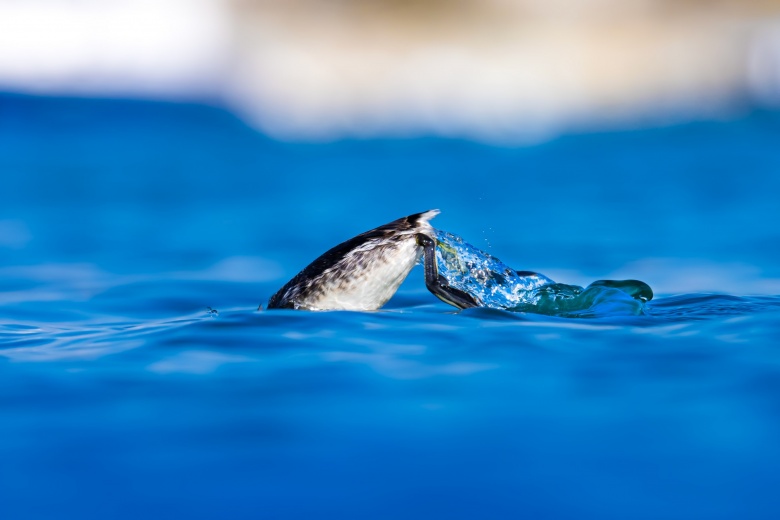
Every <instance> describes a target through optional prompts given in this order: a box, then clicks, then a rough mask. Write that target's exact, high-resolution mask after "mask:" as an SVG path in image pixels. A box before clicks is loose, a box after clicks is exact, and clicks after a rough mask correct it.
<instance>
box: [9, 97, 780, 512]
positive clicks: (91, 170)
mask: <svg viewBox="0 0 780 520" xmlns="http://www.w3.org/2000/svg"><path fill="white" fill-rule="evenodd" d="M778 136H780V117H779V116H778V115H777V114H776V113H767V112H759V111H756V112H746V113H745V115H744V116H742V117H738V118H735V119H734V120H733V121H729V122H717V123H714V122H711V123H707V122H701V123H691V124H689V125H681V126H676V127H671V128H661V129H648V130H641V131H640V130H635V131H626V132H615V133H602V134H592V135H572V136H568V137H565V138H562V139H560V140H557V141H555V142H551V143H548V144H544V145H539V146H533V147H527V148H519V149H500V148H490V147H485V146H479V145H475V144H472V143H466V142H456V141H444V140H437V139H408V140H394V141H364V142H343V143H331V144H320V145H290V144H281V143H275V142H273V141H270V140H268V139H266V138H264V137H263V136H261V135H258V134H257V133H255V132H254V131H253V130H251V129H249V128H247V127H245V126H244V125H242V124H241V123H240V122H239V121H237V120H236V119H234V118H233V117H232V116H230V114H228V113H226V112H224V111H221V110H218V109H215V108H209V107H203V106H196V105H170V104H155V103H142V102H129V101H110V100H102V101H99V100H87V99H82V100H76V99H39V98H29V97H21V96H0V174H1V175H2V183H3V189H2V190H0V260H2V262H1V263H0V439H2V442H1V443H0V460H1V461H2V464H0V498H1V500H0V515H2V517H3V518H124V517H127V518H130V517H133V518H137V517H139V516H142V517H146V518H170V517H180V516H181V517H189V518H216V517H219V518H222V517H228V518H311V517H315V516H316V517H325V518H330V517H332V518H388V519H390V518H393V519H395V518H464V519H465V518H468V519H472V518H517V517H522V518H598V519H625V518H637V519H642V518H644V519H657V518H671V519H675V518H679V519H689V518H708V519H731V518H755V519H763V518H766V519H773V518H777V516H778V514H780V507H779V506H778V503H777V500H776V497H775V495H776V489H777V483H778V479H777V467H778V466H779V465H780V447H779V445H778V442H777V439H778V438H780V397H778V396H780V351H778V344H779V343H778V340H780V298H778V295H780V282H778V280H780V266H778V263H777V258H778V254H779V253H780V249H779V247H780V236H779V235H778V231H777V227H776V225H775V223H776V222H778V221H780V210H779V209H778V208H779V206H778V205H777V202H776V194H777V193H780V177H778V176H777V171H780V154H778V152H777V147H776V143H777V142H778V141H777V139H778ZM434 207H438V208H441V209H442V211H443V212H442V215H440V216H439V217H437V219H436V220H435V221H434V224H435V225H436V226H437V227H439V228H441V229H447V230H451V231H453V232H455V233H457V234H458V235H460V236H462V237H464V239H466V240H467V241H468V242H470V243H471V244H474V245H475V246H476V247H478V248H479V249H481V250H483V251H487V252H488V253H490V254H491V255H495V256H496V257H498V258H501V259H502V260H503V261H504V262H506V264H507V265H510V266H512V267H513V268H515V269H518V270H531V271H536V272H540V273H544V275H546V276H548V277H550V278H551V279H552V280H555V281H556V282H561V283H566V284H573V285H579V286H583V287H584V286H587V284H589V283H590V282H592V281H593V280H597V279H627V278H636V279H641V280H643V281H645V282H647V283H649V284H650V285H651V286H652V287H653V289H654V291H655V292H656V295H655V297H654V299H653V300H651V301H649V302H647V303H646V304H645V305H644V310H645V312H644V313H643V314H641V315H626V314H623V315H616V314H609V313H607V314H605V315H599V316H591V317H588V318H587V319H586V318H571V317H562V316H547V315H541V314H534V313H528V312H512V311H508V310H500V309H487V308H476V309H468V310H465V311H461V312H458V311H457V310H456V309H454V308H453V307H450V306H448V305H446V304H444V303H442V302H440V301H438V300H437V299H436V298H435V297H434V296H433V295H431V294H430V293H428V292H427V291H426V289H425V287H424V283H423V276H422V270H421V269H420V268H416V269H415V270H413V272H412V273H411V275H410V277H409V279H408V280H407V282H405V284H404V285H403V286H402V287H401V290H400V291H399V293H398V294H397V295H396V297H395V298H393V299H392V300H391V301H390V303H389V304H388V306H387V307H386V308H385V309H383V310H381V311H378V312H371V313H353V312H321V313H313V312H296V311H258V310H257V309H258V305H260V304H261V303H262V304H264V303H265V302H266V300H267V298H268V297H269V296H270V295H271V294H273V293H274V292H275V291H276V290H277V289H278V288H279V287H281V285H282V284H283V283H284V282H286V281H287V280H288V279H289V278H291V277H292V276H293V275H294V274H295V273H296V272H298V271H299V270H300V269H302V268H303V267H305V265H306V264H307V263H309V262H310V261H311V260H313V259H314V258H315V257H316V256H318V255H319V254H321V253H322V252H323V251H325V250H326V249H328V248H329V247H332V246H333V245H335V244H336V243H338V242H340V241H343V240H346V239H348V238H350V237H352V236H354V235H356V234H358V233H360V232H362V231H365V230H367V229H370V228H372V227H375V226H377V225H380V224H383V223H385V222H388V221H390V220H393V219H395V218H398V217H401V216H403V215H407V214H410V213H414V212H418V211H423V210H426V209H429V208H434Z"/></svg>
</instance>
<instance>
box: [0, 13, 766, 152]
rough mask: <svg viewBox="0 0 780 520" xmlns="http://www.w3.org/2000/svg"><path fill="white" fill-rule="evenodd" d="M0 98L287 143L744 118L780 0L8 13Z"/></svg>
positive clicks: (1, 44)
mask: <svg viewBox="0 0 780 520" xmlns="http://www.w3.org/2000/svg"><path fill="white" fill-rule="evenodd" d="M0 88H3V89H4V90H7V91H14V92H27V93H35V94H46V95H51V94H57V95H61V94H68V95H79V96H100V97H106V96H107V97H133V98H136V97H140V98H147V99H166V100H181V99H187V100H199V101H204V100H208V101H209V102H213V103H218V104H220V106H225V107H229V108H230V109H232V110H234V111H235V113H237V114H238V115H239V116H240V117H241V118H242V119H244V120H246V121H248V122H250V123H251V124H252V125H253V126H254V127H256V128H258V129H260V130H262V131H263V132H265V133H267V134H268V135H271V136H273V137H278V138H281V139H285V140H299V139H304V140H317V141H319V140H334V139H340V138H344V137H362V138H365V137H377V136H418V135H439V136H450V137H465V138H469V139H476V140H479V141H486V142H491V143H501V144H506V143H512V144H516V143H525V142H528V141H529V140H530V141H538V140H540V139H546V138H549V137H552V136H555V135H558V134H560V133H561V132H565V131H571V130H572V129H589V130H592V129H603V128H631V127H635V126H637V125H646V124H668V123H671V122H684V121H688V120H690V119H694V118H702V117H704V118H724V117H733V116H734V115H735V114H738V113H739V112H740V111H743V110H744V109H745V105H746V104H751V105H759V106H777V104H778V103H780V94H778V92H780V2H778V1H777V0H623V1H618V0H446V1H445V0H164V1H154V0H109V1H106V0H24V1H22V0H2V1H1V2H0Z"/></svg>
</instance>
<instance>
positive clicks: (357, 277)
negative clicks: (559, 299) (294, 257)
mask: <svg viewBox="0 0 780 520" xmlns="http://www.w3.org/2000/svg"><path fill="white" fill-rule="evenodd" d="M438 214H439V210H436V209H434V210H429V211H425V212H422V213H415V214H414V215H409V216H408V217H403V218H399V219H398V220H394V221H393V222H390V223H388V224H385V225H383V226H379V227H378V228H375V229H372V230H370V231H366V232H365V233H361V234H360V235H358V236H356V237H354V238H351V239H349V240H347V241H346V242H342V243H341V244H339V245H337V246H336V247H334V248H332V249H330V250H328V251H326V252H325V253H324V254H323V255H322V256H320V257H319V258H317V259H316V260H314V261H313V262H312V263H311V264H309V265H308V266H307V267H306V268H305V269H304V270H303V271H301V272H300V273H298V274H297V275H295V277H294V278H293V279H292V280H290V281H289V282H287V283H286V284H285V285H284V287H282V288H281V289H279V291H277V292H276V294H274V295H273V296H271V298H270V300H268V308H269V309H305V310H351V311H370V310H376V309H379V308H380V307H382V306H383V305H384V304H385V303H387V301H388V300H389V299H390V298H391V297H392V296H393V295H394V294H395V292H396V291H397V290H398V287H399V286H400V285H401V283H402V282H403V281H404V279H406V277H407V276H408V275H409V272H410V271H411V270H412V268H413V267H414V266H415V264H417V263H418V262H419V260H420V258H421V257H422V258H423V263H424V267H425V284H426V286H427V287H428V289H429V290H430V291H431V292H432V293H433V294H435V295H436V296H438V297H439V298H440V299H441V300H443V301H445V302H447V303H449V304H451V305H454V306H456V307H459V308H467V307H476V306H477V305H478V303H477V301H476V300H475V299H474V297H473V296H471V295H469V294H467V293H465V292H463V291H461V290H459V289H456V288H454V287H451V286H450V285H449V283H448V282H447V280H446V279H445V278H444V277H443V276H440V275H439V273H438V268H437V265H436V241H435V239H434V238H433V237H434V236H435V234H434V230H433V227H431V225H430V223H429V222H430V220H431V219H432V218H433V217H435V216H436V215H438Z"/></svg>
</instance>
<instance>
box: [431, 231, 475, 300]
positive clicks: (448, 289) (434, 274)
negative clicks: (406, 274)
mask: <svg viewBox="0 0 780 520" xmlns="http://www.w3.org/2000/svg"><path fill="white" fill-rule="evenodd" d="M416 239H417V245H419V246H420V247H422V248H423V267H424V269H425V286H426V287H427V288H428V290H429V291H431V292H432V293H433V294H434V296H436V297H437V298H439V299H440V300H441V301H443V302H444V303H449V304H450V305H454V306H455V307H457V308H459V309H468V308H469V307H479V306H480V303H479V301H478V300H477V299H476V298H474V297H473V296H472V295H470V294H468V293H467V292H464V291H461V290H460V289H456V288H455V287H452V286H451V285H450V283H449V282H448V281H447V279H446V278H444V277H443V276H441V275H440V274H439V268H438V266H437V265H436V242H435V241H434V240H433V239H432V238H431V237H429V236H428V235H425V234H423V233H418V234H417V237H416Z"/></svg>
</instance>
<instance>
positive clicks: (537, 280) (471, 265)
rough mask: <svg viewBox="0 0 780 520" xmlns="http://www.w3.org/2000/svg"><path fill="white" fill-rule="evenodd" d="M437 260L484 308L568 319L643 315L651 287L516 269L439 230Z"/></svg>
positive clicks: (443, 272)
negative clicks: (584, 283)
mask: <svg viewBox="0 0 780 520" xmlns="http://www.w3.org/2000/svg"><path fill="white" fill-rule="evenodd" d="M436 264H437V266H438V268H439V274H441V275H442V276H444V277H445V278H446V279H447V281H448V282H449V283H450V285H451V286H453V287H455V288H456V289H460V290H461V291H464V292H466V293H468V294H470V295H472V296H474V297H475V298H476V299H477V301H479V303H480V304H481V305H482V306H484V307H490V308H494V309H505V310H511V311H517V312H534V313H539V314H549V315H556V316H566V317H602V316H615V315H640V314H645V305H644V302H645V301H647V300H649V299H651V298H652V290H651V289H650V287H649V286H648V285H647V284H645V283H644V282H640V281H637V280H625V281H613V280H599V281H596V282H593V283H592V284H590V285H589V286H588V287H586V288H583V287H580V286H578V285H568V284H563V283H556V282H555V281H554V280H552V279H551V278H548V277H546V276H544V275H543V274H539V273H534V272H531V271H516V270H515V269H512V268H511V267H509V266H507V265H506V264H504V263H503V262H502V261H501V260H499V259H498V258H496V257H494V256H492V255H490V254H488V253H486V252H484V251H481V250H479V249H477V248H476V247H474V246H472V245H471V244H469V243H468V242H466V241H464V240H463V239H462V238H461V237H459V236H457V235H454V234H452V233H449V232H447V231H441V230H436Z"/></svg>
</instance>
